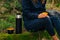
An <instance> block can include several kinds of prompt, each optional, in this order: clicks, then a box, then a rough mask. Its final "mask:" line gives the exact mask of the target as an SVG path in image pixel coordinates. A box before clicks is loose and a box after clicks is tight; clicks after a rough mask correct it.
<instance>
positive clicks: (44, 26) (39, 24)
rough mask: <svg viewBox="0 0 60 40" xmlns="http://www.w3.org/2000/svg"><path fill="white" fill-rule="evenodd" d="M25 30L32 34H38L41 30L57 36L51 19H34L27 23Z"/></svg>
mask: <svg viewBox="0 0 60 40" xmlns="http://www.w3.org/2000/svg"><path fill="white" fill-rule="evenodd" d="M25 28H26V29H27V30H28V31H31V32H37V31H41V30H47V32H48V33H49V34H50V35H51V36H53V35H55V32H54V27H53V25H52V21H51V19H50V18H47V17H46V18H42V19H34V20H31V21H29V22H28V23H27V25H26V26H25Z"/></svg>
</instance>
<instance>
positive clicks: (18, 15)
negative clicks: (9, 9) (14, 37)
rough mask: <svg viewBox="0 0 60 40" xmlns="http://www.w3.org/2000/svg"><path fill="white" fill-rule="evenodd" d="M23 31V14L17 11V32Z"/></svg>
mask: <svg viewBox="0 0 60 40" xmlns="http://www.w3.org/2000/svg"><path fill="white" fill-rule="evenodd" d="M21 33H22V15H21V14H20V13H17V15H16V34H21Z"/></svg>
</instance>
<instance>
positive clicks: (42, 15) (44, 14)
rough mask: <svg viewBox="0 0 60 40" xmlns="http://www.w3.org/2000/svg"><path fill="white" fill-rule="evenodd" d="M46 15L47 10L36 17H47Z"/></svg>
mask: <svg viewBox="0 0 60 40" xmlns="http://www.w3.org/2000/svg"><path fill="white" fill-rule="evenodd" d="M47 16H48V13H47V12H43V13H40V14H39V15H38V18H45V17H47Z"/></svg>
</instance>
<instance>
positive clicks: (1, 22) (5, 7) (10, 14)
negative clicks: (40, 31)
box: [0, 0, 60, 40]
mask: <svg viewBox="0 0 60 40" xmlns="http://www.w3.org/2000/svg"><path fill="white" fill-rule="evenodd" d="M46 8H47V9H51V8H52V9H54V10H57V11H60V0H47V4H46ZM17 12H20V13H22V4H21V0H20V3H19V2H18V0H0V33H2V34H3V35H1V37H2V38H1V37H0V40H9V39H10V38H11V39H10V40H15V39H16V38H14V39H12V37H11V36H8V35H7V34H5V35H4V33H7V32H6V30H7V28H9V27H13V28H15V27H16V13H17ZM22 27H23V32H25V29H24V25H22ZM26 35H28V34H27V33H26ZM26 35H25V36H26ZM14 36H16V35H14ZM5 37H6V38H5ZM7 37H8V38H9V39H8V38H7ZM23 37H24V36H22V38H21V39H19V38H20V36H19V38H18V37H17V38H18V39H16V40H23ZM27 38H28V36H26V38H25V39H27ZM28 39H29V38H28ZM31 40H32V39H31ZM34 40H35V39H34Z"/></svg>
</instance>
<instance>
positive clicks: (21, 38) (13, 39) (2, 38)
mask: <svg viewBox="0 0 60 40" xmlns="http://www.w3.org/2000/svg"><path fill="white" fill-rule="evenodd" d="M32 36H33V37H32ZM32 36H31V35H30V33H29V32H25V33H22V34H7V33H6V34H4V33H0V40H37V37H38V36H37V35H32Z"/></svg>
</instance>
